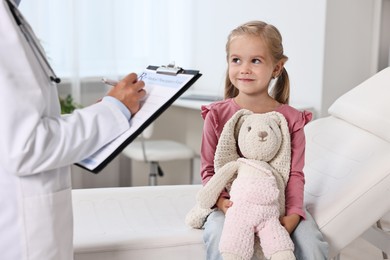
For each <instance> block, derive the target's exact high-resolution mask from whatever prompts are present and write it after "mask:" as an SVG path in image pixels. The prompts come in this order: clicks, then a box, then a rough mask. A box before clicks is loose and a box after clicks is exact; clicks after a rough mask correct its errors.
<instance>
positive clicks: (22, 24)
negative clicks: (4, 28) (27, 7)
mask: <svg viewBox="0 0 390 260" xmlns="http://www.w3.org/2000/svg"><path fill="white" fill-rule="evenodd" d="M7 3H8V5H9V8H10V10H11V13H12V15H13V16H14V19H15V21H16V24H17V25H18V26H19V28H20V30H21V32H22V33H23V35H24V37H25V38H26V40H27V43H28V44H29V45H30V47H31V49H32V51H33V53H34V56H35V58H36V59H37V60H38V62H39V65H40V66H41V68H42V70H43V71H44V72H45V73H46V75H47V77H48V78H49V79H50V81H52V82H55V83H60V82H61V79H60V78H59V77H57V75H56V74H55V72H54V70H53V68H52V67H51V66H50V64H49V62H48V61H47V59H46V55H45V54H44V52H43V50H42V49H41V47H40V46H39V44H38V43H37V40H36V39H37V38H36V36H35V35H34V33H33V31H32V30H31V27H30V25H29V24H28V22H27V21H26V20H25V19H24V17H23V15H22V14H21V13H20V12H19V10H18V8H17V7H16V6H15V5H14V3H12V1H9V0H7Z"/></svg>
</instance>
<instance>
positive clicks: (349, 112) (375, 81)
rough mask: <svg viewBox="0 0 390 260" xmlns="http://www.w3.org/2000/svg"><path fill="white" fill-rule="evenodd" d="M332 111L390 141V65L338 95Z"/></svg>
mask: <svg viewBox="0 0 390 260" xmlns="http://www.w3.org/2000/svg"><path fill="white" fill-rule="evenodd" d="M329 113H330V114H331V115H333V116H336V117H339V118H341V119H343V120H345V121H347V122H349V123H351V124H354V125H356V126H357V127H359V128H362V129H365V130H367V131H369V132H371V133H373V134H375V135H377V136H379V137H381V138H383V139H385V140H387V141H389V142H390V67H388V68H386V69H384V70H382V71H380V72H379V73H377V74H376V75H375V76H374V77H371V78H369V79H367V80H366V81H364V82H363V83H361V84H360V85H359V86H357V87H355V88H354V89H352V90H350V91H349V92H347V93H346V94H344V95H342V96H341V97H339V98H338V99H337V100H336V101H335V102H334V103H333V104H332V106H331V107H330V108H329Z"/></svg>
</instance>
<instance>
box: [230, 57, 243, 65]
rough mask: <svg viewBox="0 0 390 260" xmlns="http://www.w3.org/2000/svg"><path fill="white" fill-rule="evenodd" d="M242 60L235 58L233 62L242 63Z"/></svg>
mask: <svg viewBox="0 0 390 260" xmlns="http://www.w3.org/2000/svg"><path fill="white" fill-rule="evenodd" d="M240 62H241V60H240V59H239V58H233V59H232V63H237V64H238V63H240Z"/></svg>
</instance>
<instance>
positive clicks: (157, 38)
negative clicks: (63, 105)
mask: <svg viewBox="0 0 390 260" xmlns="http://www.w3.org/2000/svg"><path fill="white" fill-rule="evenodd" d="M192 1H193V0H22V1H21V3H20V6H19V7H20V10H21V11H22V13H23V14H24V15H25V16H26V18H27V20H28V21H29V22H30V24H31V26H32V27H33V29H34V31H35V32H36V34H37V36H38V38H39V39H40V41H41V44H42V45H43V47H44V49H45V51H46V54H47V56H48V59H49V62H50V63H51V65H52V67H53V69H54V70H55V72H56V74H57V75H58V76H59V77H61V78H62V79H66V80H68V81H70V82H71V86H72V87H71V88H72V90H71V92H72V94H73V96H74V99H75V100H76V101H77V100H80V93H81V90H80V82H81V81H82V80H83V79H85V78H89V77H95V78H97V77H111V78H114V79H115V78H120V77H123V76H124V75H126V74H128V73H129V72H140V71H141V70H142V69H143V68H145V67H146V66H147V65H150V64H151V65H162V64H167V63H170V62H173V61H174V62H176V64H180V66H183V67H192V60H193V58H192V57H191V55H192V53H193V51H192V48H193V47H192V37H191V35H192V28H193V22H192V21H193V17H192V12H191V8H192V4H193V2H192Z"/></svg>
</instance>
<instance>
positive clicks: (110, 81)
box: [102, 78, 118, 86]
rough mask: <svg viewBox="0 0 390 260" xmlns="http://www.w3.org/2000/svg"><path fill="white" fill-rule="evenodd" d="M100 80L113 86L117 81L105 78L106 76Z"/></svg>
mask: <svg viewBox="0 0 390 260" xmlns="http://www.w3.org/2000/svg"><path fill="white" fill-rule="evenodd" d="M102 81H103V83H104V84H107V85H110V86H115V85H116V84H118V81H116V80H112V79H107V78H102Z"/></svg>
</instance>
